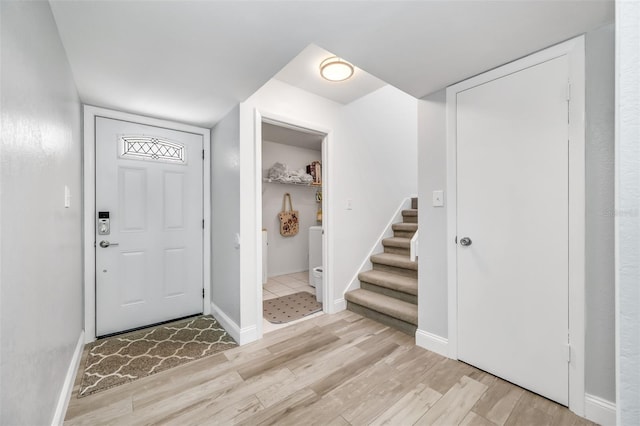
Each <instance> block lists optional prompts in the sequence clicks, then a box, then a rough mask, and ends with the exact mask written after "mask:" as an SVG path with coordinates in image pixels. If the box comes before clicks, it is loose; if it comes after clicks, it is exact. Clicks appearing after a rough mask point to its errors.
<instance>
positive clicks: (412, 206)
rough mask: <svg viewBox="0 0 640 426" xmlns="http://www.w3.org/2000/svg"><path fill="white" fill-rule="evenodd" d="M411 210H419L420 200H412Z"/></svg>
mask: <svg viewBox="0 0 640 426" xmlns="http://www.w3.org/2000/svg"><path fill="white" fill-rule="evenodd" d="M411 208H412V209H416V210H417V209H418V199H417V198H412V199H411Z"/></svg>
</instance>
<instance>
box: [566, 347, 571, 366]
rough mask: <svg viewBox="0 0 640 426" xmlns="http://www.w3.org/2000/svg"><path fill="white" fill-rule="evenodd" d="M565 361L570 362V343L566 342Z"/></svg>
mask: <svg viewBox="0 0 640 426" xmlns="http://www.w3.org/2000/svg"><path fill="white" fill-rule="evenodd" d="M567 362H568V363H571V345H570V344H568V343H567Z"/></svg>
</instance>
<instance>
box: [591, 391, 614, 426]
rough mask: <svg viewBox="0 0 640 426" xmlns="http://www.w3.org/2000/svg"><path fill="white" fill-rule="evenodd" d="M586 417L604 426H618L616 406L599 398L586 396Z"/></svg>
mask: <svg viewBox="0 0 640 426" xmlns="http://www.w3.org/2000/svg"><path fill="white" fill-rule="evenodd" d="M584 417H585V418H587V419H588V420H591V421H592V422H595V423H598V424H599V425H602V426H614V425H615V424H616V404H614V403H613V402H611V401H607V400H606V399H602V398H600V397H598V396H594V395H590V394H585V396H584Z"/></svg>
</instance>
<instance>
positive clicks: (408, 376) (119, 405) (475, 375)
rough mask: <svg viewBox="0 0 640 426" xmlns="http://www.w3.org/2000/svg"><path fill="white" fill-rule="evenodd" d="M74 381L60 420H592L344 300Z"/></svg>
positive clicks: (181, 422) (177, 422) (367, 422)
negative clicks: (117, 377)
mask: <svg viewBox="0 0 640 426" xmlns="http://www.w3.org/2000/svg"><path fill="white" fill-rule="evenodd" d="M83 365H84V360H83V361H82V362H81V368H82V366H83ZM79 376H80V375H78V377H79ZM78 387H79V380H76V385H75V388H74V394H73V395H72V397H71V402H70V404H69V408H68V410H67V414H66V419H65V424H67V425H75V424H88V425H99V424H113V425H137V424H169V425H199V424H203V425H215V424H221V425H229V424H245V425H259V424H278V425H349V424H352V425H370V424H371V425H382V424H389V425H413V424H418V425H430V424H440V425H458V424H460V425H567V426H571V425H590V424H592V423H590V422H588V421H587V420H585V419H582V418H580V417H577V416H576V415H574V414H573V413H571V412H570V411H569V410H568V409H567V408H565V407H562V406H560V405H558V404H555V403H553V402H551V401H549V400H546V399H544V398H542V397H540V396H538V395H535V394H533V393H531V392H528V391H526V390H523V389H521V388H519V387H517V386H514V385H512V384H510V383H507V382H505V381H503V380H501V379H498V378H496V377H494V376H492V375H490V374H487V373H485V372H483V371H480V370H478V369H476V368H474V367H471V366H469V365H467V364H464V363H461V362H457V361H453V360H450V359H447V358H444V357H442V356H440V355H437V354H435V353H433V352H429V351H426V350H424V349H422V348H419V347H417V346H415V344H414V339H413V338H411V337H409V336H407V335H405V334H403V333H401V332H399V331H395V330H393V329H390V328H388V327H386V326H384V325H381V324H378V323H376V322H374V321H371V320H369V319H366V318H364V317H362V316H360V315H357V314H355V313H353V312H349V311H344V312H341V313H339V314H335V315H321V316H318V317H315V318H312V319H309V320H307V321H304V322H300V323H297V324H294V325H291V326H289V327H286V328H283V329H280V330H276V331H273V332H271V333H268V334H266V335H265V337H264V338H263V339H262V340H260V341H258V342H254V343H251V344H248V345H245V346H242V347H237V348H234V349H231V350H228V351H227V352H223V353H219V354H216V355H213V356H210V357H207V358H204V359H201V360H198V361H194V362H191V363H189V364H186V365H183V366H181V367H176V368H174V369H171V370H168V371H165V372H162V373H158V374H156V375H153V376H149V377H146V378H144V379H140V380H137V381H135V382H132V383H129V384H126V385H122V386H118V387H115V388H112V389H109V390H107V391H104V392H101V393H98V394H96V395H92V396H88V397H85V398H80V399H79V398H78V397H77V390H78Z"/></svg>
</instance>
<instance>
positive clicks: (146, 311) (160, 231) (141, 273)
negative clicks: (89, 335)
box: [95, 117, 203, 336]
mask: <svg viewBox="0 0 640 426" xmlns="http://www.w3.org/2000/svg"><path fill="white" fill-rule="evenodd" d="M202 149H203V141H202V135H196V134H192V133H186V132H181V131H175V130H170V129H165V128H159V127H153V126H147V125H142V124H137V123H131V122H127V121H120V120H115V119H109V118H102V117H97V118H96V224H97V226H96V236H95V237H96V275H97V276H96V334H97V336H104V335H106V334H111V333H117V332H120V331H124V330H129V329H133V328H137V327H142V326H145V325H149V324H154V323H158V322H162V321H167V320H171V319H174V318H180V317H185V316H188V315H193V314H199V313H202V312H203V193H202V191H203V182H202V177H203V174H202V173H203V159H202V152H203V151H202ZM107 228H108V230H107Z"/></svg>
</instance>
